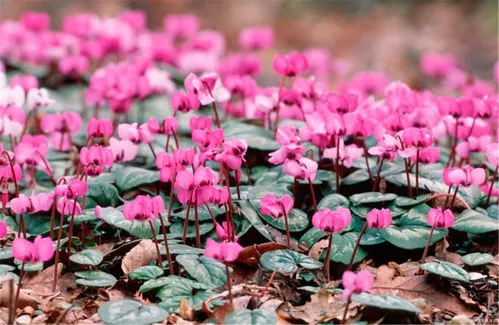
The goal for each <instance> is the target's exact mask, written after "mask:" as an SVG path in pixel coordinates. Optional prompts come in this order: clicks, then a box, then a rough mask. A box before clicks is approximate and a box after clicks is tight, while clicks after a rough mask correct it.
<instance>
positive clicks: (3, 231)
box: [0, 221, 9, 239]
mask: <svg viewBox="0 0 499 325" xmlns="http://www.w3.org/2000/svg"><path fill="white" fill-rule="evenodd" d="M8 231H9V229H7V224H6V223H5V222H3V221H0V239H3V238H4V237H5V236H6V235H7V232H8Z"/></svg>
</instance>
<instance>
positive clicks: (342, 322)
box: [340, 297, 352, 325]
mask: <svg viewBox="0 0 499 325" xmlns="http://www.w3.org/2000/svg"><path fill="white" fill-rule="evenodd" d="M351 302H352V298H351V297H348V300H347V304H346V305H345V311H344V312H343V317H342V318H341V323H340V324H342V325H343V324H345V322H346V318H347V313H348V306H350V303H351Z"/></svg>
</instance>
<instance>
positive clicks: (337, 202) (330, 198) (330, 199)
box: [317, 193, 350, 210]
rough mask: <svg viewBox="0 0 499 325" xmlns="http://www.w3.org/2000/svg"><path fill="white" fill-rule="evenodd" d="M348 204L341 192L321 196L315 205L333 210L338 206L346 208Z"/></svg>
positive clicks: (318, 207)
mask: <svg viewBox="0 0 499 325" xmlns="http://www.w3.org/2000/svg"><path fill="white" fill-rule="evenodd" d="M349 206H350V202H349V201H348V199H347V198H346V197H344V196H343V195H341V194H336V193H333V194H329V195H326V196H325V197H323V198H322V200H321V201H320V202H319V204H318V205H317V209H319V210H321V209H324V208H329V210H335V209H336V208H338V207H343V208H348V207H349Z"/></svg>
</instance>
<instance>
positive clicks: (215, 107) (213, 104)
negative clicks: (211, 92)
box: [211, 101, 220, 129]
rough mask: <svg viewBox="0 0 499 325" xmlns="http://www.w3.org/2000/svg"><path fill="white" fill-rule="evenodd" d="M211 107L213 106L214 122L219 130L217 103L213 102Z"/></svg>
mask: <svg viewBox="0 0 499 325" xmlns="http://www.w3.org/2000/svg"><path fill="white" fill-rule="evenodd" d="M211 105H212V106H213V113H214V114H215V122H216V123H217V127H218V128H219V129H220V118H219V117H218V110H217V103H215V101H213V103H212V104H211Z"/></svg>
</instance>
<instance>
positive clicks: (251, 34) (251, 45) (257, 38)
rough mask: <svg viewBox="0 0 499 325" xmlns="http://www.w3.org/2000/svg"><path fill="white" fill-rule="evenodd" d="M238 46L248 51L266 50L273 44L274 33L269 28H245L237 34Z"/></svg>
mask: <svg viewBox="0 0 499 325" xmlns="http://www.w3.org/2000/svg"><path fill="white" fill-rule="evenodd" d="M238 39H239V46H241V48H243V49H245V50H248V51H258V50H266V49H269V48H271V47H272V45H273V44H274V31H273V30H272V28H270V27H251V28H245V29H243V30H242V31H241V32H240V33H239V38H238Z"/></svg>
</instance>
